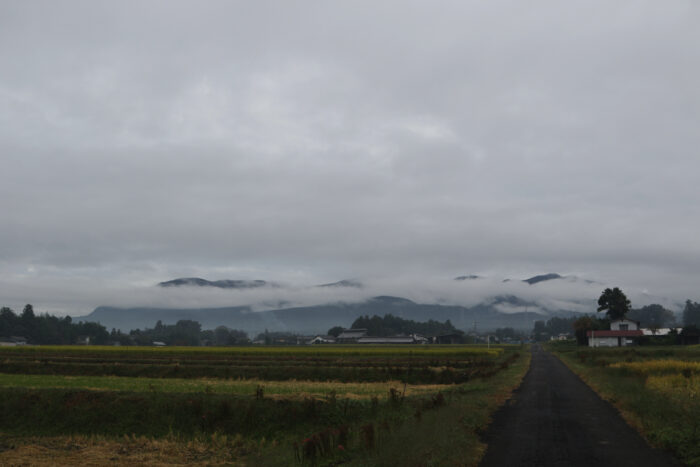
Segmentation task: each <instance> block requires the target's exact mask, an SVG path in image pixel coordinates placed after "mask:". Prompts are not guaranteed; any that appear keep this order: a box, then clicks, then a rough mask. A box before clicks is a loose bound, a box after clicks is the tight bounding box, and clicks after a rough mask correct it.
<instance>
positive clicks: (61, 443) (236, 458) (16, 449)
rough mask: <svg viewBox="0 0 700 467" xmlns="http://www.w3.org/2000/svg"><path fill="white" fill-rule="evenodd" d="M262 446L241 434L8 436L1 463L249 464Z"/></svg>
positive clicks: (0, 445) (1, 444) (0, 441)
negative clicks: (187, 436)
mask: <svg viewBox="0 0 700 467" xmlns="http://www.w3.org/2000/svg"><path fill="white" fill-rule="evenodd" d="M260 447H261V446H260V445H259V444H257V443H254V442H252V441H248V440H244V439H243V438H241V437H232V438H227V437H225V436H212V437H211V438H210V439H206V440H179V439H174V438H172V439H149V438H145V437H124V438H121V439H108V438H102V437H94V436H65V437H50V438H43V437H31V438H4V437H2V436H1V435H0V465H3V466H49V465H51V466H54V465H83V466H104V465H115V466H118V465H132V466H133V465H139V466H165V465H246V464H245V462H244V460H243V459H244V458H245V456H246V455H247V454H249V453H250V452H253V451H256V450H257V449H259V448H260Z"/></svg>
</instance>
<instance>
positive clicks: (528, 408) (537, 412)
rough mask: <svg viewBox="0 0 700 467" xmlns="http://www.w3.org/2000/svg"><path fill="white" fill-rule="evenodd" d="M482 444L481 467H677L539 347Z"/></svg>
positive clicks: (675, 462)
mask: <svg viewBox="0 0 700 467" xmlns="http://www.w3.org/2000/svg"><path fill="white" fill-rule="evenodd" d="M485 440H486V442H487V443H488V450H487V452H486V455H485V456H484V459H483V460H482V462H481V464H480V467H516V466H528V467H529V466H532V467H535V466H536V467H553V466H557V467H559V466H561V467H575V466H581V467H591V466H596V467H607V466H611V467H626V466H631V467H665V466H677V465H680V464H679V463H678V462H677V461H675V460H674V459H673V458H672V457H670V456H669V455H668V454H666V453H664V452H661V451H659V450H656V449H652V448H651V447H649V446H648V445H647V444H646V442H645V441H644V440H643V439H642V437H641V436H640V435H639V434H638V433H637V432H636V431H634V430H633V429H632V428H630V427H629V426H628V425H627V424H626V423H625V421H624V420H622V417H620V415H619V413H618V412H617V410H616V409H615V408H614V407H613V406H612V405H610V404H609V403H608V402H605V401H603V400H602V399H601V398H600V397H598V395H597V394H596V393H595V392H593V391H592V390H591V389H590V388H589V387H588V386H587V385H586V384H585V383H584V382H583V381H581V379H579V377H578V376H576V375H575V374H574V373H572V372H571V370H569V369H568V368H567V367H566V366H565V365H564V364H563V363H562V362H561V361H559V359H557V358H556V357H554V356H553V355H551V354H549V353H548V352H545V351H543V350H542V349H541V348H540V347H539V346H533V350H532V366H531V367H530V371H529V372H528V374H527V375H526V376H525V379H524V380H523V384H522V386H521V387H520V389H518V390H517V391H516V392H515V394H514V397H513V399H511V400H510V401H509V402H508V403H507V404H506V405H505V406H504V407H502V408H501V409H500V410H499V411H498V412H496V414H495V417H494V421H493V423H492V424H491V426H490V427H489V431H488V433H487V434H486V436H485Z"/></svg>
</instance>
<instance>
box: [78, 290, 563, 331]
mask: <svg viewBox="0 0 700 467" xmlns="http://www.w3.org/2000/svg"><path fill="white" fill-rule="evenodd" d="M509 300H515V299H514V298H506V297H501V298H499V299H498V300H496V301H494V303H491V304H484V305H479V306H475V307H470V308H467V307H461V306H447V305H437V304H419V303H415V302H413V301H411V300H408V299H405V298H401V297H391V296H378V297H373V298H370V299H369V300H366V301H364V302H361V303H334V304H327V305H318V306H311V307H295V308H283V309H276V310H267V311H259V312H254V311H251V309H250V308H248V307H228V308H203V309H163V308H115V307H98V308H97V309H95V311H93V312H92V313H90V314H89V315H87V316H84V317H82V319H85V320H87V321H97V322H99V323H100V324H102V325H104V326H105V327H107V328H108V329H112V328H116V329H121V330H122V331H128V330H131V329H136V328H140V329H143V328H146V327H153V325H154V324H155V323H156V322H157V321H159V320H160V321H162V322H163V323H164V324H173V323H175V322H177V321H178V320H182V319H190V320H195V321H198V322H200V323H201V324H202V327H203V328H204V329H213V328H215V327H217V326H220V325H224V326H227V327H229V328H232V329H241V330H244V331H246V332H248V333H249V334H251V335H252V334H257V333H259V332H262V331H264V330H266V329H267V330H269V331H286V332H293V333H299V334H315V333H325V332H326V331H327V330H328V329H330V328H331V327H333V326H347V327H349V326H350V325H351V324H352V322H353V321H355V319H357V318H358V317H360V316H364V315H369V316H372V315H380V316H383V315H385V314H392V315H394V316H398V317H401V318H405V319H412V320H414V321H427V320H430V319H432V320H437V321H441V322H442V321H446V320H450V321H451V322H452V324H453V325H454V326H455V327H457V328H458V329H463V330H474V329H475V330H477V331H480V332H481V331H491V330H494V329H496V328H499V327H512V328H515V329H519V330H523V331H527V330H530V329H532V326H533V322H534V320H537V319H542V315H541V314H539V313H536V312H534V311H530V312H515V313H505V312H502V311H499V310H498V309H497V305H498V304H503V303H505V302H508V301H509ZM561 314H562V315H570V313H565V312H562V313H561Z"/></svg>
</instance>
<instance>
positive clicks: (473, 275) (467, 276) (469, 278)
mask: <svg viewBox="0 0 700 467" xmlns="http://www.w3.org/2000/svg"><path fill="white" fill-rule="evenodd" d="M474 279H481V276H477V275H476V274H468V275H466V276H457V277H455V280H456V281H466V280H474Z"/></svg>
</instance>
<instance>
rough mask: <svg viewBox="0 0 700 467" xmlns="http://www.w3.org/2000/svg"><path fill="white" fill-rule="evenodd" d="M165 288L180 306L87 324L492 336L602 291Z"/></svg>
mask: <svg viewBox="0 0 700 467" xmlns="http://www.w3.org/2000/svg"><path fill="white" fill-rule="evenodd" d="M270 285H273V286H270ZM157 289H159V290H162V291H163V292H161V293H160V294H159V296H160V299H159V301H162V300H163V298H168V299H169V300H170V301H171V302H173V303H176V305H169V306H152V305H148V306H144V305H146V303H144V304H143V305H140V304H139V303H138V302H133V301H132V304H131V305H130V306H100V307H97V308H96V309H95V310H94V311H93V312H92V313H90V314H88V315H86V316H82V317H80V319H85V320H90V321H98V322H100V323H101V324H103V325H105V326H106V327H107V328H109V329H111V328H117V329H121V330H122V331H128V330H131V329H136V328H144V327H152V326H153V325H154V324H155V322H157V321H159V320H160V321H162V322H163V323H165V324H172V323H175V322H177V321H178V320H181V319H192V320H196V321H199V322H200V323H201V324H202V326H203V327H204V328H214V327H216V326H220V325H225V326H228V327H231V328H236V329H242V330H245V331H248V332H251V333H254V332H260V331H263V330H265V329H267V330H270V331H288V332H296V333H321V332H325V331H326V330H327V329H328V328H330V327H332V326H349V325H350V324H351V323H352V322H353V321H354V320H355V319H356V318H358V317H359V316H362V315H373V314H377V315H384V314H389V313H391V314H393V315H396V316H399V317H402V318H406V319H412V320H416V321H427V320H430V319H433V320H439V321H445V320H447V319H449V320H451V322H452V323H453V324H454V325H455V326H456V327H457V328H459V329H462V330H472V329H473V328H474V326H475V325H476V327H477V329H478V330H486V331H488V330H493V329H496V328H499V327H513V328H516V329H522V330H527V329H531V328H532V325H533V321H534V320H536V319H546V318H547V317H549V316H570V315H571V314H574V313H587V312H588V313H590V312H595V307H596V303H595V301H596V299H597V296H598V295H599V293H600V290H598V289H599V287H598V286H597V285H594V283H593V282H592V281H587V280H580V279H578V278H577V277H576V276H563V275H560V274H557V273H548V274H542V275H536V276H532V277H530V278H527V279H523V280H517V281H508V282H503V281H502V280H501V279H500V278H498V277H488V276H481V275H476V274H470V275H464V276H458V277H456V278H454V280H451V281H446V280H433V279H427V278H410V279H405V278H404V279H399V278H390V279H383V280H379V279H375V280H363V281H360V280H357V279H344V280H340V281H336V282H329V283H324V284H320V285H308V286H292V285H288V284H287V285H284V284H278V283H275V282H268V281H265V280H230V279H225V280H216V281H210V280H207V279H202V278H179V279H173V280H170V281H166V282H161V283H159V284H158V286H157ZM163 294H165V295H163ZM151 303H154V302H153V301H151ZM155 303H157V302H155ZM208 303H212V304H220V305H218V306H217V305H215V306H212V305H208ZM197 304H200V305H197ZM192 305H195V306H192Z"/></svg>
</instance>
